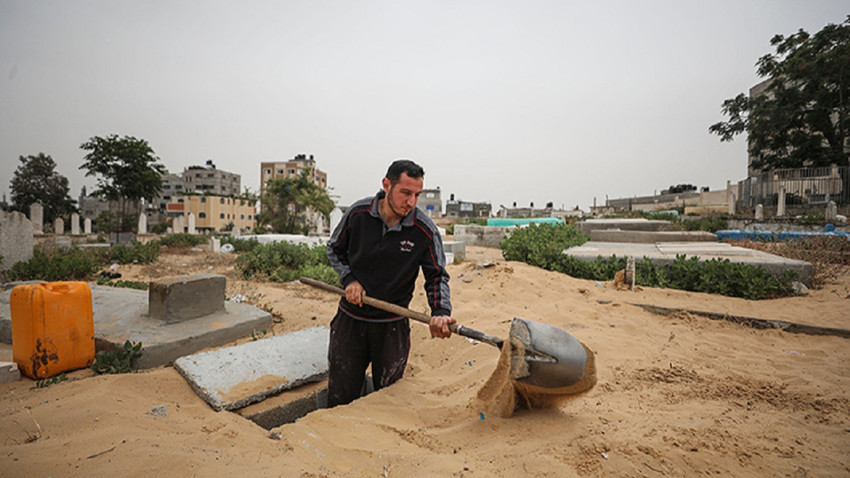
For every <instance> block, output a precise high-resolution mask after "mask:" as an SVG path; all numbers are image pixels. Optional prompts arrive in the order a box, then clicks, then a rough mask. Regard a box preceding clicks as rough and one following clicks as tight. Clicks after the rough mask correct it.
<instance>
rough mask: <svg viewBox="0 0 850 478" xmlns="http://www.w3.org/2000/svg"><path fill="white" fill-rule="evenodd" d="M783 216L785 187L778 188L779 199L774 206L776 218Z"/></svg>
mask: <svg viewBox="0 0 850 478" xmlns="http://www.w3.org/2000/svg"><path fill="white" fill-rule="evenodd" d="M784 216H785V186H783V187H781V188H779V198H778V202H777V204H776V217H784Z"/></svg>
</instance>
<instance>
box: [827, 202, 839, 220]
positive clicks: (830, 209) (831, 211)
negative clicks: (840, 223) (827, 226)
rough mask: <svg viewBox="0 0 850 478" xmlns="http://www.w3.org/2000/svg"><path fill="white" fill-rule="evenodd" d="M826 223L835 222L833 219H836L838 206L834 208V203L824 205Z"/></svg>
mask: <svg viewBox="0 0 850 478" xmlns="http://www.w3.org/2000/svg"><path fill="white" fill-rule="evenodd" d="M825 217H826V222H835V219H836V218H837V217H838V206H836V204H835V201H829V204H827V205H826V216H825Z"/></svg>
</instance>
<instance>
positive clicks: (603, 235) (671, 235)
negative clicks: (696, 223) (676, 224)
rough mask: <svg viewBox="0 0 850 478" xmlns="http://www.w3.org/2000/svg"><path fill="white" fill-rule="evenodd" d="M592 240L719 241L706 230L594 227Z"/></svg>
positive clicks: (641, 241)
mask: <svg viewBox="0 0 850 478" xmlns="http://www.w3.org/2000/svg"><path fill="white" fill-rule="evenodd" d="M590 240H591V241H597V242H637V243H644V244H654V243H656V242H717V235H715V234H714V233H711V232H706V231H657V232H652V231H621V230H619V229H594V230H592V231H590Z"/></svg>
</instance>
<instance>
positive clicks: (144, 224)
mask: <svg viewBox="0 0 850 478" xmlns="http://www.w3.org/2000/svg"><path fill="white" fill-rule="evenodd" d="M147 233H148V217H147V216H146V215H145V213H141V214H139V234H147Z"/></svg>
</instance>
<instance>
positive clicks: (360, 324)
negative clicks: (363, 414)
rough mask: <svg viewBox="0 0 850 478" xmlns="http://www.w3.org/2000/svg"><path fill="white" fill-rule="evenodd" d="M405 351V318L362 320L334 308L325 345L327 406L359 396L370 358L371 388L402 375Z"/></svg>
mask: <svg viewBox="0 0 850 478" xmlns="http://www.w3.org/2000/svg"><path fill="white" fill-rule="evenodd" d="M409 352H410V323H409V320H408V319H407V318H404V319H401V320H396V321H393V322H366V321H363V320H357V319H353V318H351V317H350V316H349V315H347V314H346V313H345V312H343V311H341V310H339V309H337V312H336V316H335V317H334V319H333V321H331V338H330V344H329V346H328V372H329V378H328V408H330V407H335V406H337V405H344V404H347V403H351V402H352V401H354V400H355V399H357V398H359V397H360V393H361V391H362V389H363V382H364V380H365V378H366V367H367V366H368V365H369V363H370V362H371V363H372V383H373V385H374V387H375V390H380V389H381V388H383V387H386V386H387V385H392V384H393V383H395V382H396V381H397V380H398V379H400V378H401V377H402V376H403V375H404V368H405V367H406V366H407V356H408V353H409Z"/></svg>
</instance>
